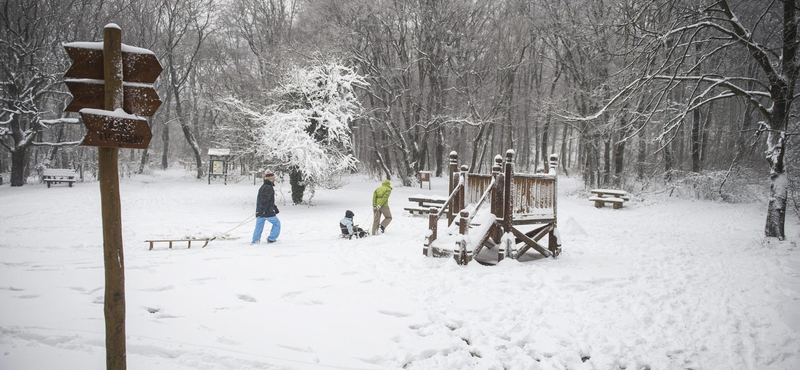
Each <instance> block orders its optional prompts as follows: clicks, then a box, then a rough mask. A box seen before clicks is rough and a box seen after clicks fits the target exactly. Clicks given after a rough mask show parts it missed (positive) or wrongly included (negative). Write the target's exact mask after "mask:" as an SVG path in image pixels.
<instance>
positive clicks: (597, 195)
mask: <svg viewBox="0 0 800 370" xmlns="http://www.w3.org/2000/svg"><path fill="white" fill-rule="evenodd" d="M591 193H592V194H593V196H591V197H589V201H590V202H594V206H595V207H597V208H603V207H604V206H605V205H606V203H611V205H612V206H613V207H614V209H620V208H622V204H623V203H625V202H627V201H628V200H630V196H628V192H626V191H625V190H612V189H592V190H591Z"/></svg>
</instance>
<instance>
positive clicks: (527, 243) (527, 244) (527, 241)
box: [511, 226, 552, 257]
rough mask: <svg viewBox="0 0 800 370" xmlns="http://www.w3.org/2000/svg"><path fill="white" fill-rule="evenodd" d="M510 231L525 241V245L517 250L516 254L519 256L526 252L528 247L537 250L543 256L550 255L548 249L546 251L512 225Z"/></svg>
mask: <svg viewBox="0 0 800 370" xmlns="http://www.w3.org/2000/svg"><path fill="white" fill-rule="evenodd" d="M511 232H512V233H514V236H516V237H517V238H519V239H521V240H522V241H523V242H524V243H525V246H524V247H522V248H520V250H519V251H518V252H517V256H521V255H523V254H525V252H527V251H528V249H530V248H533V249H535V250H536V251H537V252H539V253H541V254H542V255H543V256H545V257H550V256H552V253H550V251H548V250H547V249H546V248H545V247H543V246H542V245H541V244H539V243H537V242H536V241H535V240H533V239H531V238H529V237H528V236H527V235H525V234H524V233H522V232H521V231H519V230H517V228H516V227H513V226H512V227H511ZM545 234H546V233H545Z"/></svg>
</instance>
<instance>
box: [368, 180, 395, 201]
mask: <svg viewBox="0 0 800 370" xmlns="http://www.w3.org/2000/svg"><path fill="white" fill-rule="evenodd" d="M391 194H392V186H391V182H389V180H383V183H382V184H381V187H379V188H377V189H375V192H374V193H372V206H373V207H375V206H388V205H389V195H391Z"/></svg>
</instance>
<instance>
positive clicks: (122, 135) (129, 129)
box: [80, 108, 153, 149]
mask: <svg viewBox="0 0 800 370" xmlns="http://www.w3.org/2000/svg"><path fill="white" fill-rule="evenodd" d="M80 113H81V118H83V124H84V125H86V128H87V129H88V130H89V131H88V132H87V133H86V136H85V137H84V138H83V142H81V145H84V146H98V147H109V148H127V149H146V148H147V146H148V145H149V144H150V139H152V138H153V133H152V132H150V127H149V126H148V125H147V120H145V119H143V118H141V117H137V116H134V115H131V114H127V113H125V111H123V110H122V109H117V110H115V111H113V112H109V111H106V110H101V109H89V108H84V109H81V112H80Z"/></svg>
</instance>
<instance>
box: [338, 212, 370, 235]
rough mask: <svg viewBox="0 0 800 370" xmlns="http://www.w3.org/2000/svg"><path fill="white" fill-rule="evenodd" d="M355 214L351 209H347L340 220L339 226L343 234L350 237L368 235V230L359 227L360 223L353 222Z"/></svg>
mask: <svg viewBox="0 0 800 370" xmlns="http://www.w3.org/2000/svg"><path fill="white" fill-rule="evenodd" d="M354 216H355V214H354V213H353V211H351V210H347V211H346V212H345V213H344V218H343V219H342V220H341V221H339V228H340V229H342V234H343V235H345V236H347V237H348V238H352V237H354V236H355V237H356V238H363V237H365V236H367V232H366V231H364V229H362V228H360V227H358V225H354V224H353V217H354Z"/></svg>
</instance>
